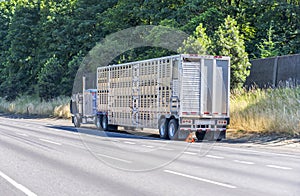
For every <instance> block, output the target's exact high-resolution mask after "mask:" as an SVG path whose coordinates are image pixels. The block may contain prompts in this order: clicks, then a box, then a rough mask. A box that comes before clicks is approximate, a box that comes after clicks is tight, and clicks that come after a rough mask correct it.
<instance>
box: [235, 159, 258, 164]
mask: <svg viewBox="0 0 300 196" xmlns="http://www.w3.org/2000/svg"><path fill="white" fill-rule="evenodd" d="M234 162H236V163H241V164H246V165H254V163H253V162H250V161H240V160H234Z"/></svg>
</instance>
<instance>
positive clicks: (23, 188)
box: [0, 171, 36, 196]
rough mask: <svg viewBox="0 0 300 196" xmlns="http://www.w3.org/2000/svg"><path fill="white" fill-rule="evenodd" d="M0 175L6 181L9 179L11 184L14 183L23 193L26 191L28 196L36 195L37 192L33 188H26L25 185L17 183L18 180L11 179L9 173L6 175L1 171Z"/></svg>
mask: <svg viewBox="0 0 300 196" xmlns="http://www.w3.org/2000/svg"><path fill="white" fill-rule="evenodd" d="M0 176H1V177H2V178H4V179H5V180H6V181H8V182H9V183H10V184H12V185H13V186H14V187H16V188H17V189H19V190H20V191H22V192H23V193H25V194H26V195H28V196H36V194H35V193H33V192H32V191H31V190H29V189H28V188H26V187H25V186H23V185H21V184H19V183H17V182H16V181H14V180H13V179H11V178H10V177H8V176H7V175H5V174H4V173H3V172H1V171H0Z"/></svg>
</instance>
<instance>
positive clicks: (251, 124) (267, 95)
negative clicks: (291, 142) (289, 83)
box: [230, 87, 300, 135]
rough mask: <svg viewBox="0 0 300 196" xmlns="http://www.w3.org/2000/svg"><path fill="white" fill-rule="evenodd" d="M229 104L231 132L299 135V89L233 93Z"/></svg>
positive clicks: (256, 90)
mask: <svg viewBox="0 0 300 196" xmlns="http://www.w3.org/2000/svg"><path fill="white" fill-rule="evenodd" d="M230 104H231V105H230V116H231V125H230V128H232V129H236V130H243V131H247V132H256V133H257V132H258V133H279V134H292V135H299V134H300V87H297V88H284V89H283V88H281V89H267V90H261V89H254V90H250V91H244V90H239V91H234V92H232V94H231V102H230Z"/></svg>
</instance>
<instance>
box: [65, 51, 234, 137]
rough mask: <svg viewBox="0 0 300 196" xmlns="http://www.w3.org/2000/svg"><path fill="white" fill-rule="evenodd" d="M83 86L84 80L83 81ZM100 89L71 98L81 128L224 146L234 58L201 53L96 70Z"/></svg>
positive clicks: (73, 117)
mask: <svg viewBox="0 0 300 196" xmlns="http://www.w3.org/2000/svg"><path fill="white" fill-rule="evenodd" d="M83 82H84V80H83ZM96 83H97V84H96V86H97V88H96V89H87V90H85V89H84V86H85V85H83V93H77V94H74V95H73V96H72V100H71V113H72V122H73V123H74V125H75V126H76V127H79V126H80V125H81V124H84V123H94V124H95V125H96V126H97V128H99V129H103V130H105V131H106V130H109V129H117V128H118V127H119V126H121V127H125V128H132V129H135V128H141V129H144V128H150V129H157V130H158V133H159V135H160V137H161V138H163V139H171V140H180V139H185V138H186V137H188V136H189V135H190V134H191V133H195V135H196V137H197V139H198V140H203V139H204V138H207V139H209V140H217V141H220V140H222V139H224V138H226V128H227V125H229V121H230V117H229V94H230V93H229V92H230V86H229V85H230V58H229V57H227V56H211V55H197V54H178V55H173V56H167V57H161V58H154V59H148V60H141V61H135V62H130V63H123V64H114V65H109V66H104V67H98V68H97V82H96Z"/></svg>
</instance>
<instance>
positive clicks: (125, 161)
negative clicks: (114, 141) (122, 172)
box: [97, 153, 132, 163]
mask: <svg viewBox="0 0 300 196" xmlns="http://www.w3.org/2000/svg"><path fill="white" fill-rule="evenodd" d="M97 155H99V156H101V157H106V158H109V159H113V160H116V161H121V162H124V163H132V161H128V160H125V159H120V158H117V157H112V156H108V155H105V154H99V153H97Z"/></svg>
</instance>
